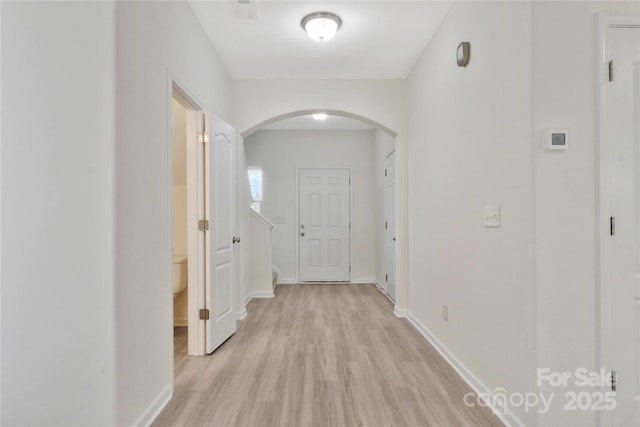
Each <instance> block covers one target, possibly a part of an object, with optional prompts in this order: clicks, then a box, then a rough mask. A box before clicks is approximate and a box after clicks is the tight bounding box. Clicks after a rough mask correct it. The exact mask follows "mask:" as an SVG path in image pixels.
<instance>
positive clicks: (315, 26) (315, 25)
mask: <svg viewBox="0 0 640 427" xmlns="http://www.w3.org/2000/svg"><path fill="white" fill-rule="evenodd" d="M300 25H302V29H303V30H305V31H306V32H307V35H308V36H309V38H310V39H311V40H315V41H317V42H326V41H329V40H331V39H332V38H333V36H335V35H336V32H337V31H338V29H339V28H340V26H341V25H342V20H341V19H340V17H339V16H338V15H336V14H335V13H331V12H314V13H310V14H309V15H307V16H305V17H304V18H302V22H301V23H300Z"/></svg>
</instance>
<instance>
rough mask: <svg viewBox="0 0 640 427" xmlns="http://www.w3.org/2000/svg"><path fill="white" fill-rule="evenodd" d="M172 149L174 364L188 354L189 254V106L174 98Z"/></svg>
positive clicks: (178, 363) (172, 104)
mask: <svg viewBox="0 0 640 427" xmlns="http://www.w3.org/2000/svg"><path fill="white" fill-rule="evenodd" d="M171 101H172V102H171V111H172V114H171V115H172V125H173V126H172V128H173V129H172V142H173V143H172V148H173V162H172V163H173V164H172V167H173V182H172V194H173V206H172V209H173V230H172V234H173V253H172V255H173V270H172V288H173V330H174V335H173V339H174V360H175V367H176V368H177V367H178V366H179V365H180V361H181V360H182V359H183V358H184V357H186V356H187V353H188V335H189V333H188V332H189V305H188V302H189V292H188V290H187V289H188V285H189V280H188V279H189V274H188V268H189V262H188V261H189V257H188V254H187V252H188V251H187V248H188V244H187V109H186V108H185V107H184V106H183V105H182V104H181V103H180V102H179V101H178V100H177V99H176V97H175V95H174V97H173V98H172V100H171Z"/></svg>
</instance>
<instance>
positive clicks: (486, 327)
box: [408, 2, 536, 425]
mask: <svg viewBox="0 0 640 427" xmlns="http://www.w3.org/2000/svg"><path fill="white" fill-rule="evenodd" d="M531 19H532V16H531V4H530V3H528V2H511V3H508V2H496V3H488V2H470V3H456V4H454V6H453V7H452V9H451V11H450V12H449V14H448V16H447V17H446V18H445V20H444V22H443V23H442V26H441V27H440V29H439V30H438V32H437V33H436V35H435V37H434V38H433V39H432V41H431V42H430V44H429V45H428V46H427V48H426V50H425V52H424V54H423V56H422V57H421V59H420V60H419V62H418V64H417V66H416V68H415V69H414V70H413V71H412V73H411V76H410V79H409V82H408V96H409V99H410V109H411V122H410V127H409V134H408V141H409V143H408V147H409V148H408V154H409V179H408V182H409V228H410V230H411V233H410V240H409V251H410V272H409V278H410V289H409V291H410V292H409V295H410V303H409V310H410V312H411V314H412V315H413V316H414V317H415V318H416V319H417V321H419V322H420V323H421V324H422V325H423V326H424V327H425V328H426V329H427V330H429V331H430V332H431V333H432V334H433V335H435V336H436V337H437V339H439V340H440V342H442V344H444V345H445V346H446V347H447V348H448V349H449V351H450V352H451V353H452V354H453V355H454V356H455V357H457V358H458V359H459V360H460V361H461V362H462V363H463V364H465V365H466V366H467V368H469V369H470V370H471V371H472V372H473V373H474V374H475V375H476V376H477V377H478V378H479V379H480V380H481V381H482V382H483V383H484V384H485V385H487V386H488V387H489V388H490V389H494V388H496V387H504V388H506V389H507V390H508V391H509V392H522V391H529V390H532V389H533V388H534V385H535V365H536V345H535V344H536V343H535V306H534V302H535V289H534V259H533V255H534V253H533V237H534V228H533V224H534V218H533V212H534V211H533V163H532V147H531V48H530V46H531ZM461 41H469V42H470V43H471V62H470V63H469V65H468V67H466V68H459V67H457V65H456V62H455V51H456V47H457V45H458V43H460V42H461ZM485 204H500V205H501V207H502V227H501V228H497V229H495V228H494V229H490V228H484V227H483V208H484V205H485ZM443 304H448V306H449V321H448V322H445V321H444V320H443V317H442V305H443ZM517 414H518V415H519V416H520V417H521V418H522V419H523V420H524V421H525V422H527V423H529V424H531V425H533V424H535V415H534V414H532V413H526V414H525V413H524V411H517Z"/></svg>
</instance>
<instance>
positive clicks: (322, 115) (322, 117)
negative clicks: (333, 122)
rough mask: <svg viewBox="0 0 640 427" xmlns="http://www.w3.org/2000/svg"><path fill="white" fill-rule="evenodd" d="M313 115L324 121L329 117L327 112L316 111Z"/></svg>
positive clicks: (316, 118)
mask: <svg viewBox="0 0 640 427" xmlns="http://www.w3.org/2000/svg"><path fill="white" fill-rule="evenodd" d="M311 117H313V118H314V119H315V120H318V121H322V120H324V119H326V118H327V115H326V114H325V113H315V114H312V115H311Z"/></svg>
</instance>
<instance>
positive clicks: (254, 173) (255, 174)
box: [249, 166, 263, 214]
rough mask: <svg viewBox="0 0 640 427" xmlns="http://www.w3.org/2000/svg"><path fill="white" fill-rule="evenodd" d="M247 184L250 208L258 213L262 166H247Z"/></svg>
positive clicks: (260, 198)
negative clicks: (249, 189)
mask: <svg viewBox="0 0 640 427" xmlns="http://www.w3.org/2000/svg"><path fill="white" fill-rule="evenodd" d="M249 185H250V186H251V197H252V198H253V202H252V203H251V209H253V210H254V211H256V212H258V213H260V214H261V213H262V194H263V193H262V191H263V186H262V168H260V167H255V166H252V167H250V168H249Z"/></svg>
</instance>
